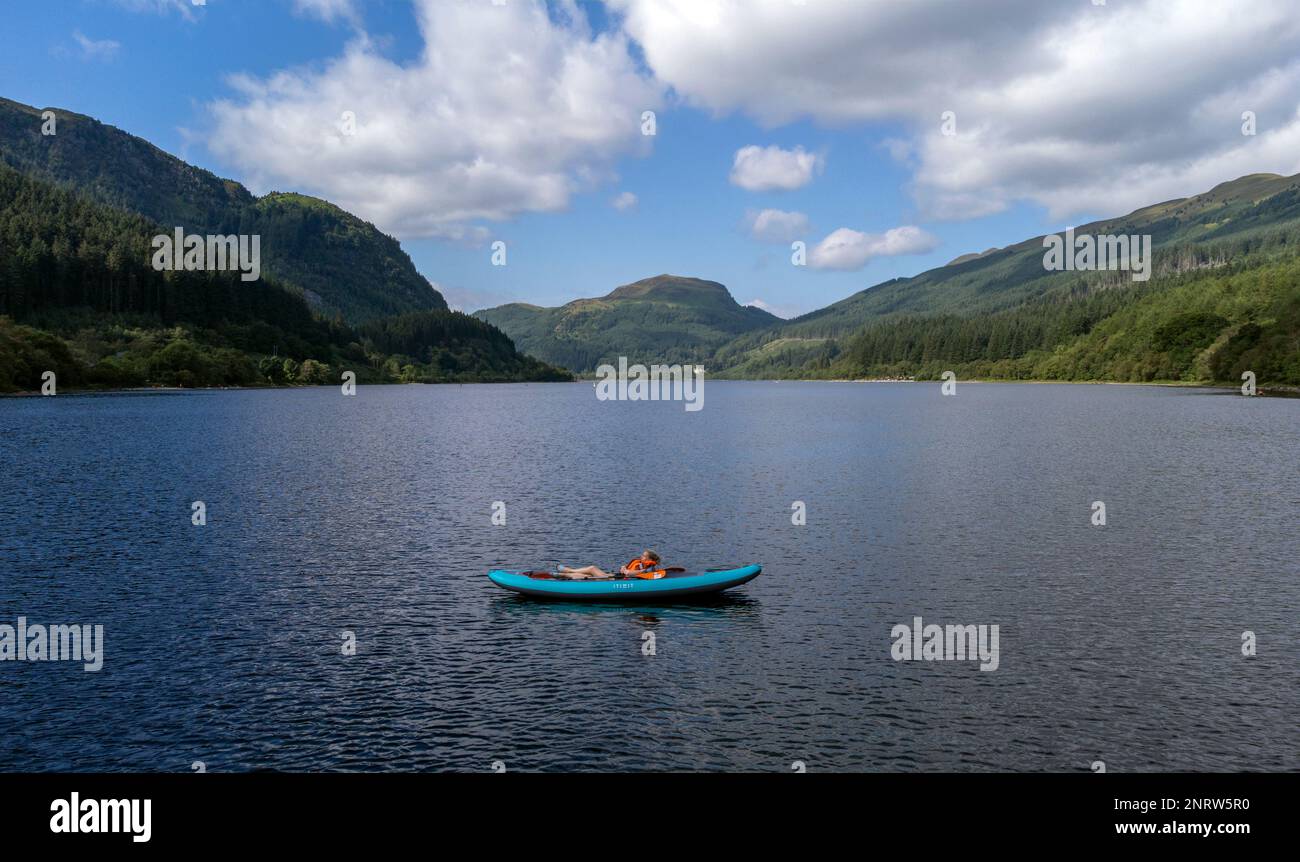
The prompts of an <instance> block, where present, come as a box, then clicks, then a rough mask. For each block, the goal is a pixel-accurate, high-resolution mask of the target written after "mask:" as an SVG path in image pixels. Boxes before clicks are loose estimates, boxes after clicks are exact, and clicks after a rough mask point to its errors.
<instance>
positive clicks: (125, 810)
mask: <svg viewBox="0 0 1300 862" xmlns="http://www.w3.org/2000/svg"><path fill="white" fill-rule="evenodd" d="M50 811H52V812H54V816H52V817H51V818H50V831H51V832H53V833H55V834H65V835H67V834H73V833H77V832H87V833H94V832H111V833H117V832H126V833H129V834H130V835H131V840H132V841H134V842H135V843H137V844H143V843H145V842H146V841H148V840H149V839H150V838H151V837H152V836H153V825H152V820H153V800H152V799H145V800H143V801H141V800H139V799H82V798H81V794H80V793H75V792H74V793H73V794H72V796H71V798H69V799H56V800H54V801H53V802H51V803H50Z"/></svg>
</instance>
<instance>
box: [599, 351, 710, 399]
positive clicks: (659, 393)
mask: <svg viewBox="0 0 1300 862" xmlns="http://www.w3.org/2000/svg"><path fill="white" fill-rule="evenodd" d="M596 376H597V378H599V379H598V380H597V381H596V384H595V386H596V400H597V401H685V402H686V410H687V411H688V412H694V411H696V410H702V409H704V367H703V366H701V365H651V366H650V367H649V368H647V367H646V366H644V365H639V364H638V365H632V366H630V367H629V366H628V364H627V357H626V356H620V357H619V358H618V368H615V367H614V366H612V365H609V364H606V365H601V366H599V367H598V368H597V369H596Z"/></svg>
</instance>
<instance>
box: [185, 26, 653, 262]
mask: <svg viewBox="0 0 1300 862" xmlns="http://www.w3.org/2000/svg"><path fill="white" fill-rule="evenodd" d="M552 13H553V14H548V10H547V7H546V5H545V4H544V3H543V2H541V0H511V2H510V3H508V4H507V5H504V6H495V5H493V4H491V3H487V2H465V0H417V3H416V17H417V22H418V25H419V29H420V35H421V38H422V39H423V42H424V47H423V51H422V52H421V54H420V56H419V58H418V59H417V60H415V61H412V62H411V63H408V64H399V63H395V62H393V61H391V60H389V59H387V58H386V57H384V56H382V55H381V54H380V53H379V52H378V50H377V49H376V48H375V46H374V44H373V43H372V42H371V41H370V40H369V39H368V38H367V37H366V36H365V35H364V34H361V35H359V36H358V37H357V38H356V39H354V40H353V41H352V42H351V43H350V44H349V45H348V47H347V49H346V50H345V52H344V53H343V55H342V56H340V57H337V58H335V59H333V60H331V61H329V62H327V63H325V64H324V65H323V66H319V67H311V68H303V69H291V70H285V71H281V72H279V73H276V74H274V75H271V76H270V77H269V78H266V79H256V78H250V77H246V76H245V77H237V78H234V79H232V81H231V83H232V85H233V86H234V87H235V88H236V90H237V91H238V95H237V96H236V97H235V98H231V99H225V100H221V101H218V102H216V103H214V104H213V105H211V110H212V116H213V119H214V126H215V127H214V129H213V133H212V137H211V140H210V144H209V146H210V148H211V149H212V151H213V152H214V153H215V154H216V155H218V156H219V157H221V158H222V159H224V160H226V161H227V162H229V163H231V164H233V165H235V166H237V167H239V168H240V169H241V170H242V173H243V176H244V177H245V178H246V179H247V181H248V183H249V184H250V185H251V186H253V187H254V189H256V190H259V191H265V190H268V189H270V188H276V187H278V188H293V189H302V190H306V191H311V192H314V193H316V194H320V195H322V196H324V197H327V198H329V199H330V200H331V201H334V202H335V203H338V204H339V205H340V206H342V207H344V208H346V209H348V210H350V211H352V212H355V213H357V214H359V215H361V216H363V217H364V218H367V219H369V220H371V221H373V222H374V223H375V224H377V225H378V226H379V227H380V228H382V229H383V230H385V231H388V232H390V233H393V234H396V235H398V236H402V237H411V236H440V237H446V236H453V237H454V236H461V237H465V236H473V235H475V233H476V230H481V228H477V227H476V226H474V224H473V223H474V222H476V221H480V220H492V221H498V220H504V219H510V218H513V217H515V216H518V215H520V214H523V213H528V212H549V211H556V210H561V209H563V208H564V207H566V206H567V205H568V203H569V201H570V199H571V197H572V196H573V195H574V194H575V193H577V192H579V191H583V190H588V189H591V188H595V187H597V186H599V185H601V184H603V183H605V182H609V181H612V180H613V164H614V161H615V159H616V158H617V157H619V156H620V155H624V154H627V153H645V152H648V150H649V146H650V141H652V140H653V139H652V138H648V137H645V136H642V134H641V129H640V123H641V120H640V117H641V112H642V111H643V110H653V109H656V108H657V107H659V102H660V91H659V88H658V86H657V85H656V84H655V83H654V82H653V81H651V80H649V79H648V78H646V77H645V75H644V74H643V73H642V72H640V71H639V70H638V68H637V66H636V64H635V62H634V61H633V59H632V58H631V56H630V55H629V52H628V44H627V40H626V38H625V37H624V36H623V35H622V34H621V33H617V32H614V33H602V34H599V35H593V33H592V32H591V29H590V27H589V26H588V23H587V21H586V18H585V17H584V14H583V13H582V12H581V10H580V9H579V7H578V6H577V5H576V4H575V3H574V2H572V0H562V2H559V3H557V5H556V6H555V7H554V9H553V10H552ZM485 46H493V47H492V49H491V50H487V49H485ZM345 111H352V112H353V113H354V114H355V134H352V135H348V134H345V133H344V131H343V130H342V129H341V123H340V118H341V116H342V115H343V113H344V112H345Z"/></svg>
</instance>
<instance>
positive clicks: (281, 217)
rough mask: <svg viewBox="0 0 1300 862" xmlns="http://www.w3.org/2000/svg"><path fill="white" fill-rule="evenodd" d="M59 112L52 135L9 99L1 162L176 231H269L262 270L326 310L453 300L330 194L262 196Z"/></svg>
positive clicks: (353, 312) (382, 311)
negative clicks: (329, 197)
mask: <svg viewBox="0 0 1300 862" xmlns="http://www.w3.org/2000/svg"><path fill="white" fill-rule="evenodd" d="M54 115H55V121H56V125H55V130H56V131H55V134H53V135H43V134H41V126H42V119H41V111H40V110H38V109H37V108H33V107H30V106H28V105H23V104H20V103H18V102H13V101H10V100H8V99H0V161H3V162H4V163H7V164H8V165H10V166H11V167H13V168H15V169H16V170H18V171H19V172H21V173H23V174H25V175H27V176H31V177H34V178H37V179H42V180H46V181H49V182H52V183H55V184H57V185H60V186H63V187H66V188H70V189H74V190H76V191H77V192H79V193H81V194H83V195H86V196H88V197H90V198H92V199H94V200H96V201H99V202H100V203H103V204H107V205H109V206H111V207H114V208H115V209H120V210H125V211H128V212H133V213H137V214H139V215H142V216H144V217H145V218H147V219H148V220H149V221H150V222H152V223H155V224H159V225H163V226H164V227H166V228H167V229H168V230H171V229H173V228H175V227H177V226H180V227H183V228H184V229H185V230H186V232H187V233H197V234H260V235H261V236H262V271H263V273H265V274H266V275H267V276H268V277H270V278H272V279H274V280H276V281H277V282H278V283H279V284H280V285H281V286H282V287H285V288H287V289H290V290H297V291H300V292H301V293H302V294H303V296H304V297H305V298H306V300H307V302H308V304H309V305H310V306H311V307H312V309H313V310H316V311H319V312H321V313H323V314H325V315H326V316H333V315H334V314H335V313H336V312H337V313H341V314H342V315H343V317H344V319H346V320H347V321H348V322H350V323H359V322H361V321H365V320H369V319H371V318H375V317H382V316H385V315H390V314H400V313H403V312H408V311H426V310H434V309H445V308H447V302H446V300H444V299H443V297H442V295H441V294H440V293H438V291H436V290H435V289H434V288H433V286H432V285H431V284H429V281H428V280H427V279H426V278H424V276H422V275H420V273H419V272H417V271H416V269H415V266H414V264H412V263H411V259H410V257H408V256H407V254H406V252H404V251H403V250H402V248H401V246H400V245H398V243H397V240H395V239H393V238H392V237H390V236H386V235H385V234H383V233H381V232H380V231H379V230H377V229H376V228H375V227H374V225H372V224H369V223H368V222H365V221H362V220H361V219H359V218H357V217H356V216H353V215H351V214H350V213H347V212H345V211H343V210H341V209H339V208H338V207H336V206H334V205H333V204H330V203H328V202H327V201H322V200H320V199H318V198H313V197H309V196H307V195H300V194H282V193H274V192H273V193H271V194H269V195H266V196H265V197H262V198H257V197H254V196H253V195H252V194H251V193H250V192H249V191H248V190H247V189H246V188H244V187H243V186H242V185H240V184H239V183H237V182H235V181H233V180H226V179H221V178H220V177H217V176H215V175H214V174H212V173H210V172H209V171H205V170H203V169H201V168H196V167H194V166H193V165H189V164H186V163H185V162H183V161H181V160H180V159H177V158H176V157H174V156H172V155H169V154H168V153H165V152H163V151H162V150H160V149H158V148H157V147H155V146H154V145H153V144H151V143H149V142H148V141H145V140H143V139H141V138H137V137H135V136H134V135H130V134H127V133H126V132H123V131H121V130H120V129H116V128H114V127H112V126H109V125H106V124H104V123H100V122H98V121H97V120H95V119H93V118H91V117H87V116H84V115H81V114H76V113H73V112H71V111H64V110H55V111H54Z"/></svg>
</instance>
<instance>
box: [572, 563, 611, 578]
mask: <svg viewBox="0 0 1300 862" xmlns="http://www.w3.org/2000/svg"><path fill="white" fill-rule="evenodd" d="M560 574H562V575H568V576H569V577H571V578H608V577H611V575H609V574H607V573H606V572H604V571H602V570H601V569H600V567H599V566H583V567H582V568H580V569H571V568H569V567H568V566H560Z"/></svg>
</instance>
